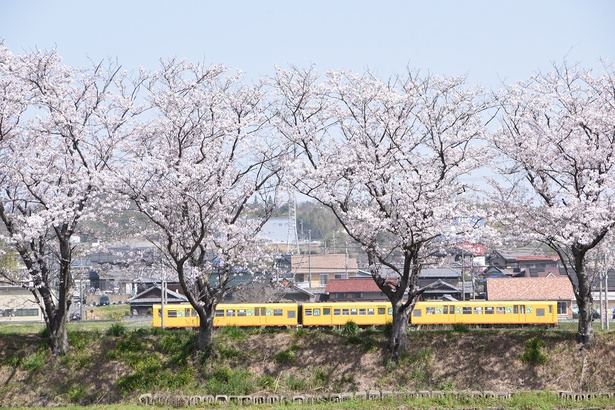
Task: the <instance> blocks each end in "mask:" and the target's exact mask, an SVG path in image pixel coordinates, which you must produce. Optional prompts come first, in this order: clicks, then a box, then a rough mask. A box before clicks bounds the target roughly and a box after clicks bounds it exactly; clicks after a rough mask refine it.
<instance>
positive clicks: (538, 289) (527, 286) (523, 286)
mask: <svg viewBox="0 0 615 410" xmlns="http://www.w3.org/2000/svg"><path fill="white" fill-rule="evenodd" d="M574 299H575V298H574V292H573V290H572V284H571V283H570V281H569V280H568V278H567V277H542V278H531V277H530V278H525V277H523V278H490V279H487V300H527V301H532V300H554V301H557V314H558V316H560V317H564V318H571V317H572V302H573V300H574Z"/></svg>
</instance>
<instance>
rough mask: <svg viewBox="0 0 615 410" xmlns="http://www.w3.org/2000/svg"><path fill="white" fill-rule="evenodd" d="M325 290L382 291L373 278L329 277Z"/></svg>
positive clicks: (329, 291) (331, 291)
mask: <svg viewBox="0 0 615 410" xmlns="http://www.w3.org/2000/svg"><path fill="white" fill-rule="evenodd" d="M325 292H327V293H340V292H380V288H379V287H378V285H376V282H374V280H373V279H372V278H348V279H329V281H328V282H327V287H326V289H325Z"/></svg>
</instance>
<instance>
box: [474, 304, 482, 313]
mask: <svg viewBox="0 0 615 410" xmlns="http://www.w3.org/2000/svg"><path fill="white" fill-rule="evenodd" d="M474 314H475V315H482V314H483V307H482V306H474Z"/></svg>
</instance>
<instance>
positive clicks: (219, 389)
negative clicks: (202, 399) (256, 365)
mask: <svg viewBox="0 0 615 410" xmlns="http://www.w3.org/2000/svg"><path fill="white" fill-rule="evenodd" d="M253 379H254V378H253V376H252V374H250V372H249V371H247V370H243V369H238V370H232V369H229V368H227V367H223V368H219V369H216V370H214V371H213V373H212V374H211V375H210V376H209V378H208V379H207V384H206V386H205V390H206V392H207V393H208V394H213V395H216V394H226V395H246V394H250V393H254V392H255V391H256V389H255V386H254V380H253Z"/></svg>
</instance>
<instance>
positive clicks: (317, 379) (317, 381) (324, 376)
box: [312, 369, 329, 387]
mask: <svg viewBox="0 0 615 410" xmlns="http://www.w3.org/2000/svg"><path fill="white" fill-rule="evenodd" d="M312 380H313V383H314V387H325V386H327V385H328V384H329V373H327V372H326V371H324V370H322V369H316V370H315V371H314V374H313V375H312Z"/></svg>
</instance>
